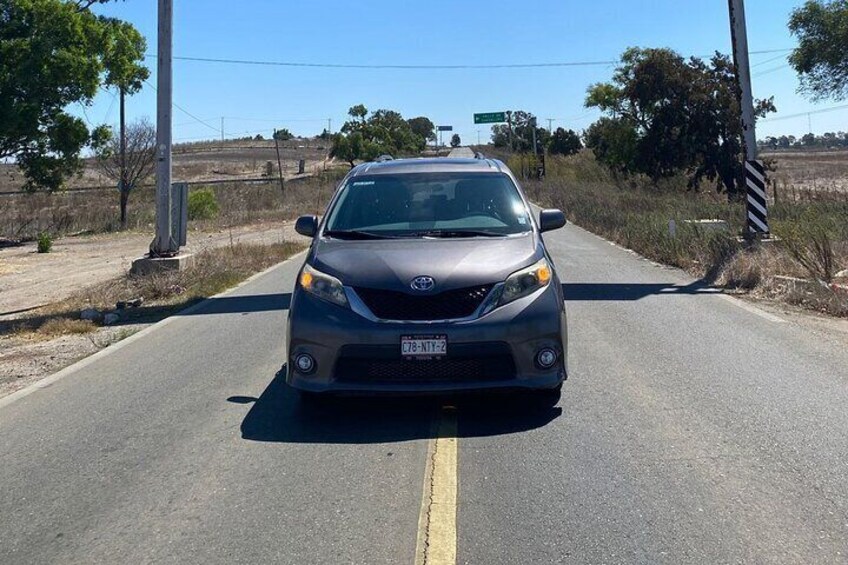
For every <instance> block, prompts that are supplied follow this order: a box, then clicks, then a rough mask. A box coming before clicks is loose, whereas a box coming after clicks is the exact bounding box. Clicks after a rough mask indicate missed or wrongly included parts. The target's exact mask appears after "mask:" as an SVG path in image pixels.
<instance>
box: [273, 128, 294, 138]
mask: <svg viewBox="0 0 848 565" xmlns="http://www.w3.org/2000/svg"><path fill="white" fill-rule="evenodd" d="M273 139H276V140H277V141H288V140H290V139H294V134H293V133H292V132H290V131H289V130H287V129H286V128H282V129H275V130H274V137H273Z"/></svg>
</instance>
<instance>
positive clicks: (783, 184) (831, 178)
mask: <svg viewBox="0 0 848 565" xmlns="http://www.w3.org/2000/svg"><path fill="white" fill-rule="evenodd" d="M763 158H764V159H766V160H767V161H771V162H772V163H773V166H774V168H775V170H774V171H773V172H772V173H771V174H770V178H771V181H772V189H773V191H775V192H776V193H777V199H778V201H780V200H786V201H791V202H797V201H800V200H804V199H811V198H812V199H814V198H816V196H817V194H818V193H821V192H824V193H833V194H844V195H845V198H848V151H846V150H832V151H798V150H793V151H773V152H766V153H764V155H763Z"/></svg>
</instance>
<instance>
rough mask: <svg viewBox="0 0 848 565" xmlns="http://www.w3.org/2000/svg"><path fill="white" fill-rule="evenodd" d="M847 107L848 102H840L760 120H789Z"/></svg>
mask: <svg viewBox="0 0 848 565" xmlns="http://www.w3.org/2000/svg"><path fill="white" fill-rule="evenodd" d="M845 109H848V104H842V105H840V106H831V107H830V108H822V109H820V110H810V111H809V112H799V113H798V114H791V115H789V116H775V117H774V118H766V119H764V120H761V121H762V122H780V121H783V120H791V119H794V118H803V117H804V116H812V115H814V114H825V113H827V112H836V111H839V110H845Z"/></svg>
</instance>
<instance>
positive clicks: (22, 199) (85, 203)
mask: <svg viewBox="0 0 848 565" xmlns="http://www.w3.org/2000/svg"><path fill="white" fill-rule="evenodd" d="M345 172H346V171H345V169H344V168H341V169H338V168H337V169H329V170H328V171H327V172H325V173H322V174H319V175H316V176H313V177H303V178H300V179H296V180H290V181H287V182H286V183H285V192H283V191H281V190H280V185H279V183H277V182H274V181H269V182H267V183H255V184H246V183H239V182H232V183H222V184H213V185H202V184H201V185H196V186H192V187H191V188H190V191H189V199H190V200H189V215H190V222H189V229H200V230H220V229H226V228H228V227H234V226H239V225H246V224H250V223H255V222H262V221H279V220H291V219H294V218H295V217H297V216H298V215H299V214H301V213H308V212H313V211H314V212H316V213H317V212H318V211H319V210H320V209H321V207H322V206H323V204H324V203H325V202H326V200H327V199H328V198H329V197H330V196H332V193H333V190H334V189H335V186H336V184H337V183H338V181H339V180H340V179H341V177H342V176H343V175H344V173H345ZM115 192H116V191H109V190H98V191H88V192H74V191H59V192H53V193H43V192H42V193H34V194H20V195H14V196H5V197H2V198H0V238H8V239H11V240H21V241H30V240H33V239H35V238H37V237H38V234H40V233H47V234H50V236H51V237H52V238H56V237H62V236H67V235H72V234H97V233H106V232H115V231H120V230H121V229H122V222H121V215H120V202H119V199H118V198H116V197H115ZM133 202H134V204H133V206H132V207H130V208H129V210H128V211H127V215H126V222H125V224H124V225H125V226H126V229H129V230H131V231H133V230H134V231H147V232H150V231H152V230H153V225H154V219H155V206H154V204H155V200H154V188H153V187H150V186H143V187H139V188H136V189H134V190H133ZM216 210H217V212H216Z"/></svg>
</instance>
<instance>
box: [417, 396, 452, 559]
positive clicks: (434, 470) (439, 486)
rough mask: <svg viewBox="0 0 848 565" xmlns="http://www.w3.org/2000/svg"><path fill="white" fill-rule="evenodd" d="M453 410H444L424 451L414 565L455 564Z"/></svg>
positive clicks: (449, 408)
mask: <svg viewBox="0 0 848 565" xmlns="http://www.w3.org/2000/svg"><path fill="white" fill-rule="evenodd" d="M456 500H457V438H456V410H455V409H454V408H453V407H445V408H443V409H442V412H441V414H440V417H439V423H438V429H437V431H436V437H435V438H434V439H433V440H431V441H430V444H429V445H428V448H427V467H426V469H425V472H424V492H423V495H422V497H421V511H420V513H419V517H418V542H417V545H416V548H415V563H416V565H455V564H456Z"/></svg>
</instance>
